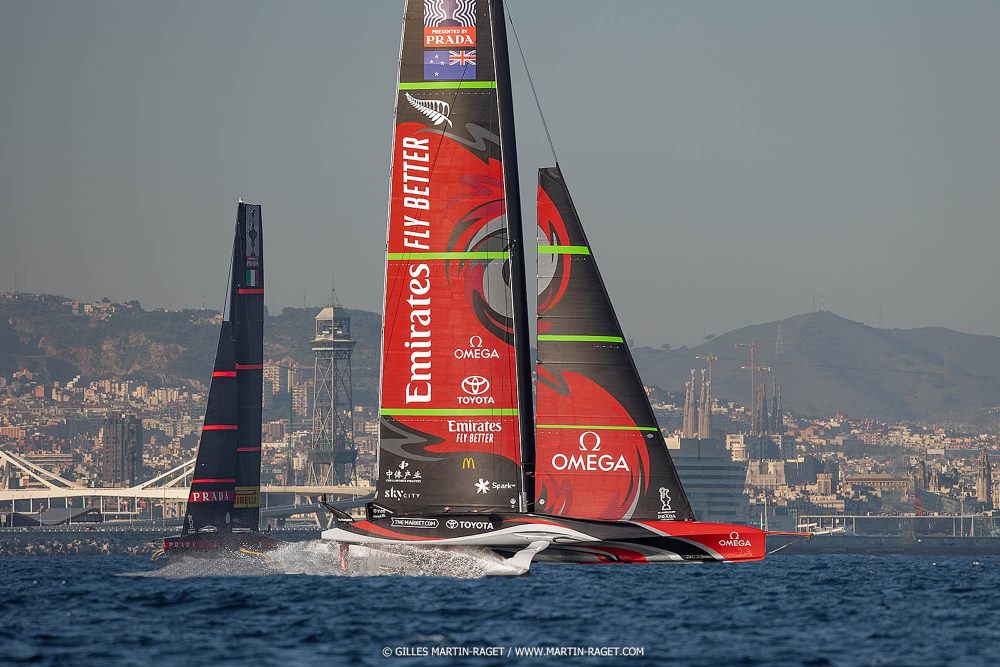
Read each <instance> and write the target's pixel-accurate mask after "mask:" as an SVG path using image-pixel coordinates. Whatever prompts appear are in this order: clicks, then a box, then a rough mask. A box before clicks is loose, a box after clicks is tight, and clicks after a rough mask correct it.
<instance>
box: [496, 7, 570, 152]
mask: <svg viewBox="0 0 1000 667" xmlns="http://www.w3.org/2000/svg"><path fill="white" fill-rule="evenodd" d="M503 6H504V8H505V9H506V10H507V22H508V23H510V30H511V32H512V33H514V43H515V44H517V50H518V53H520V54H521V62H522V63H523V64H524V71H525V73H526V74H527V75H528V83H529V84H530V85H531V94H532V96H533V97H534V98H535V106H536V107H538V116H539V117H540V118H541V119H542V129H543V130H545V138H546V139H548V141H549V150H550V151H552V159H553V160H554V161H555V163H556V165H557V166H558V164H559V157H558V156H557V155H556V147H555V144H553V143H552V135H551V134H550V133H549V124H548V123H546V122H545V114H544V113H542V102H541V101H540V100H539V99H538V91H537V90H535V82H534V80H533V79H532V78H531V70H530V69H528V59H527V58H525V57H524V49H522V48H521V40H520V39H519V38H518V36H517V28H515V27H514V17H513V16H512V15H511V13H510V5H509V4H508V3H507V0H503Z"/></svg>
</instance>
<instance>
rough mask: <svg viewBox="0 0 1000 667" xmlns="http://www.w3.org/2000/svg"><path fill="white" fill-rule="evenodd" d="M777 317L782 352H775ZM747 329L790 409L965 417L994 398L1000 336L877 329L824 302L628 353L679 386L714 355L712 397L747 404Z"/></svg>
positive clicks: (998, 400) (655, 376) (665, 383)
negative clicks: (690, 343) (695, 339)
mask: <svg viewBox="0 0 1000 667" xmlns="http://www.w3.org/2000/svg"><path fill="white" fill-rule="evenodd" d="M779 325H780V326H781V338H782V342H783V347H784V354H781V355H776V354H775V341H776V338H777V335H778V326H779ZM752 338H756V339H757V346H758V359H760V360H761V362H762V363H763V364H764V365H765V366H770V367H771V368H773V369H774V372H775V374H776V375H777V378H778V382H779V383H780V384H781V385H782V387H783V398H784V404H785V406H786V407H787V408H788V409H790V410H792V411H794V412H798V413H802V414H807V415H820V416H822V415H833V414H835V413H837V412H838V411H840V412H842V413H844V414H846V415H849V416H854V417H879V418H885V419H922V418H949V417H955V418H959V417H961V418H968V417H969V416H975V415H981V414H982V413H983V412H985V409H986V408H989V407H993V406H997V405H1000V338H997V337H994V336H976V335H971V334H964V333H959V332H957V331H951V330H949V329H941V328H922V329H876V328H873V327H869V326H866V325H864V324H861V323H859V322H854V321H852V320H848V319H845V318H843V317H840V316H838V315H835V314H833V313H831V312H827V311H820V312H814V313H807V314H804V315H796V316H795V317H790V318H788V319H785V320H781V321H780V322H769V323H767V324H758V325H753V326H749V327H744V328H742V329H737V330H735V331H731V332H729V333H727V334H724V335H722V336H718V337H716V338H713V339H712V340H710V341H708V342H706V343H704V344H702V345H700V346H698V347H694V348H680V349H677V350H655V349H652V348H648V347H647V348H639V349H636V350H634V352H635V356H636V363H637V365H638V366H639V368H640V369H641V370H642V374H643V377H644V378H645V380H646V382H647V383H652V384H656V385H659V386H662V387H664V388H665V389H673V390H676V389H678V388H681V387H683V383H684V380H685V379H686V378H687V372H688V370H689V369H691V368H702V367H704V363H705V362H703V361H701V360H699V359H697V358H696V357H698V356H705V355H708V354H713V355H716V356H717V357H718V358H719V360H718V361H716V362H715V373H714V375H715V378H714V388H715V394H716V396H718V397H722V398H727V399H729V400H735V401H738V402H741V403H745V402H746V401H748V400H749V395H750V380H749V372H748V371H746V370H742V369H741V368H740V367H741V366H744V365H747V364H748V363H749V362H748V358H749V357H748V352H747V350H746V349H745V348H741V349H739V350H738V351H737V350H736V349H735V345H736V344H737V343H744V342H745V343H749V342H750V340H751V339H752ZM946 350H947V352H946ZM946 354H947V356H948V360H947V361H948V363H947V366H948V369H947V372H946V371H945V355H946ZM768 398H769V399H770V396H768Z"/></svg>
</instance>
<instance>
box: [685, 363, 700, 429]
mask: <svg viewBox="0 0 1000 667" xmlns="http://www.w3.org/2000/svg"><path fill="white" fill-rule="evenodd" d="M694 397H695V381H694V370H692V371H691V379H690V380H689V381H688V382H686V383H684V424H683V426H682V427H681V437H682V438H693V437H695V435H696V434H697V430H698V421H697V420H698V409H697V408H696V407H695V404H694V401H695V398H694Z"/></svg>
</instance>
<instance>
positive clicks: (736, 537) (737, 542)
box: [719, 530, 750, 547]
mask: <svg viewBox="0 0 1000 667" xmlns="http://www.w3.org/2000/svg"><path fill="white" fill-rule="evenodd" d="M719 546H720V547H748V546H750V540H748V539H746V538H742V537H740V534H739V532H737V531H735V530H734V531H733V532H731V533H729V539H726V540H719Z"/></svg>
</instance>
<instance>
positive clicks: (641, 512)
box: [535, 167, 694, 520]
mask: <svg viewBox="0 0 1000 667" xmlns="http://www.w3.org/2000/svg"><path fill="white" fill-rule="evenodd" d="M538 236H539V247H540V248H541V249H540V251H539V253H538V363H537V371H538V389H537V408H536V410H537V413H536V420H537V422H538V424H537V426H536V453H537V460H536V481H535V493H536V501H535V503H536V509H537V510H538V511H540V512H545V513H549V514H555V515H560V516H570V517H575V518H587V519H604V520H623V519H655V520H675V519H681V520H683V519H693V518H694V515H693V513H692V511H691V506H690V504H689V503H688V501H687V497H686V495H685V494H684V489H683V487H682V486H681V483H680V479H679V478H678V476H677V473H676V470H675V469H674V466H673V463H672V462H671V460H670V455H669V453H668V452H667V449H666V444H665V443H664V440H663V436H662V434H661V433H660V430H659V428H658V426H657V424H656V418H655V416H654V415H653V411H652V408H651V406H650V404H649V399H648V398H647V396H646V393H645V389H644V387H643V385H642V380H641V378H640V377H639V374H638V372H637V371H636V368H635V363H634V361H633V359H632V355H631V352H629V349H628V346H627V344H626V340H625V337H624V334H623V333H622V330H621V325H620V324H619V322H618V318H617V316H616V314H615V311H614V308H613V306H612V305H611V300H610V297H609V296H608V293H607V289H606V288H605V286H604V281H603V280H602V278H601V274H600V271H599V270H598V268H597V263H596V259H595V257H594V255H593V249H592V248H591V246H590V244H589V242H588V241H587V237H586V234H585V233H584V230H583V226H582V224H581V222H580V219H579V216H578V215H577V213H576V209H575V208H574V206H573V202H572V199H571V198H570V194H569V190H568V188H567V187H566V184H565V181H564V180H563V177H562V173H561V171H560V170H559V168H558V167H553V168H551V169H542V170H540V171H539V186H538Z"/></svg>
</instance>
